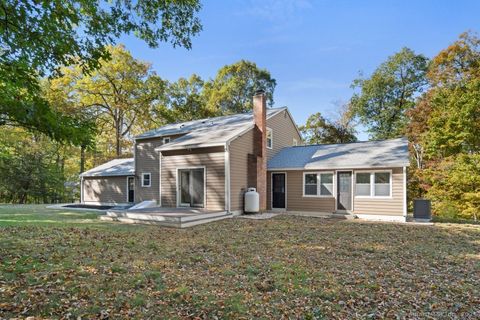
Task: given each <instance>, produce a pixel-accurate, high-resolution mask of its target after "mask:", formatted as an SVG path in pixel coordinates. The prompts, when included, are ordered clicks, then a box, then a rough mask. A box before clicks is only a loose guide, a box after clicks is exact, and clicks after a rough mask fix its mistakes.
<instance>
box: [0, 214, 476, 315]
mask: <svg viewBox="0 0 480 320" xmlns="http://www.w3.org/2000/svg"><path fill="white" fill-rule="evenodd" d="M479 248H480V226H478V225H468V224H436V225H434V226H421V225H420V226H419V225H408V224H404V225H402V224H390V223H367V222H359V221H331V220H323V219H316V218H304V217H287V216H283V217H276V218H274V219H272V220H266V221H253V220H245V219H229V220H224V221H220V222H216V223H211V224H207V225H201V226H197V227H194V228H191V229H185V230H178V229H168V228H162V227H156V226H148V225H146V226H142V225H124V224H116V223H108V222H103V221H100V220H99V219H98V215H97V214H96V213H92V212H78V211H75V212H70V211H64V210H60V211H57V210H49V209H46V208H44V207H42V206H22V207H13V206H0V318H11V317H21V318H26V317H28V316H35V317H39V318H62V317H66V316H69V317H73V318H77V317H81V318H101V317H106V316H110V318H138V319H142V318H194V317H199V318H214V317H217V318H231V319H237V318H246V319H248V318H272V319H277V318H282V317H283V318H304V319H330V318H338V319H345V318H359V319H364V318H395V317H399V318H402V317H403V318H428V317H430V318H448V317H450V316H451V315H455V316H457V317H458V318H466V317H468V316H469V315H470V317H471V318H475V316H473V313H474V312H477V313H478V310H479V309H478V302H479V301H478V297H479V296H480V291H479V290H480V289H479V287H480V286H479V283H480V253H479V252H480V250H479ZM477 315H478V314H477Z"/></svg>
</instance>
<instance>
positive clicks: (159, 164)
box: [158, 151, 162, 207]
mask: <svg viewBox="0 0 480 320" xmlns="http://www.w3.org/2000/svg"><path fill="white" fill-rule="evenodd" d="M158 162H159V163H158V168H159V171H158V205H159V206H160V207H161V206H162V151H159V152H158Z"/></svg>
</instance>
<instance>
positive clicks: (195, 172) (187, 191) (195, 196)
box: [178, 168, 205, 207]
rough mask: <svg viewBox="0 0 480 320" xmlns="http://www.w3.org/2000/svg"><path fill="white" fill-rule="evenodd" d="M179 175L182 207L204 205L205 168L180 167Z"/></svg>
mask: <svg viewBox="0 0 480 320" xmlns="http://www.w3.org/2000/svg"><path fill="white" fill-rule="evenodd" d="M178 175H179V178H178V179H179V187H178V189H179V190H178V192H179V195H180V203H179V205H180V206H182V207H204V205H205V204H204V198H205V169H203V168H195V169H179V170H178Z"/></svg>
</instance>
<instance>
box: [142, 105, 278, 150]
mask: <svg viewBox="0 0 480 320" xmlns="http://www.w3.org/2000/svg"><path fill="white" fill-rule="evenodd" d="M283 110H287V108H271V109H267V118H271V117H273V116H274V115H276V114H278V113H279V112H281V111H283ZM251 127H253V114H252V113H251V112H249V113H241V114H235V115H230V116H223V117H216V118H209V119H202V120H195V121H188V122H183V123H176V124H169V125H166V126H163V127H161V128H158V129H155V130H151V131H148V132H146V133H144V134H142V135H139V136H137V137H135V139H137V140H139V139H146V138H153V137H161V136H169V135H176V134H182V133H184V134H185V135H183V136H181V137H179V138H176V139H174V140H172V141H171V142H170V143H167V144H165V145H162V146H160V147H158V148H157V149H156V150H157V151H162V150H176V149H185V148H191V149H193V148H200V147H211V146H219V145H224V144H225V143H226V142H227V141H229V140H230V139H232V138H234V137H236V136H237V135H239V134H241V133H243V132H244V131H245V130H248V129H249V128H251Z"/></svg>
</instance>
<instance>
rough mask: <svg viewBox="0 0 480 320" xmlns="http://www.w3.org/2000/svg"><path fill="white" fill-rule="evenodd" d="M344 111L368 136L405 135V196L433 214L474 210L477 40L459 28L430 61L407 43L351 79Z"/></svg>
mask: <svg viewBox="0 0 480 320" xmlns="http://www.w3.org/2000/svg"><path fill="white" fill-rule="evenodd" d="M353 87H354V89H356V93H355V94H354V95H353V97H352V99H351V101H350V104H349V114H350V115H351V116H352V117H353V118H354V119H356V120H358V121H359V122H360V123H361V124H362V125H364V126H365V127H366V128H367V129H368V132H369V133H370V135H371V137H372V138H373V139H388V138H395V137H399V136H407V137H408V139H409V141H410V154H411V166H410V169H409V184H408V196H409V199H410V200H412V199H414V198H417V197H426V198H428V199H431V200H432V204H433V209H434V212H435V214H437V215H440V216H444V217H448V218H467V219H475V220H476V219H477V218H478V217H479V214H480V39H479V38H478V36H477V35H476V34H474V33H464V34H462V35H461V36H460V37H459V39H458V40H457V41H455V42H454V43H453V44H451V45H450V46H448V47H447V48H446V49H444V50H442V51H441V52H439V53H438V54H437V55H436V56H435V57H434V58H433V59H431V60H429V59H427V58H426V57H425V56H423V55H421V54H416V53H414V52H413V51H412V50H410V49H407V48H405V49H403V50H401V51H400V52H398V53H396V54H394V55H393V56H391V57H389V58H388V60H387V61H386V62H384V63H383V64H381V65H380V66H379V67H378V68H377V69H376V70H375V71H374V72H373V74H372V75H371V76H370V77H368V78H363V77H362V78H360V79H357V80H355V81H354V82H353Z"/></svg>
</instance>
